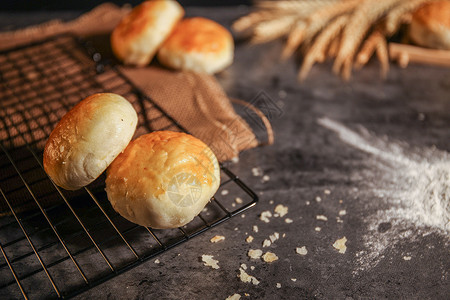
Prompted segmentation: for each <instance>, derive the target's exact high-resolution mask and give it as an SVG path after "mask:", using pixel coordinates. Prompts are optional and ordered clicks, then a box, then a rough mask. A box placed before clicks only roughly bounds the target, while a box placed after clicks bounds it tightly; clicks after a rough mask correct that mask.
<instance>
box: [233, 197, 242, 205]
mask: <svg viewBox="0 0 450 300" xmlns="http://www.w3.org/2000/svg"><path fill="white" fill-rule="evenodd" d="M234 201H236V203H237V204H241V203H243V202H244V201H242V199H241V198H239V197H236V199H234Z"/></svg>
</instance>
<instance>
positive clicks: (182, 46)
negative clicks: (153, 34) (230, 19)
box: [157, 17, 234, 74]
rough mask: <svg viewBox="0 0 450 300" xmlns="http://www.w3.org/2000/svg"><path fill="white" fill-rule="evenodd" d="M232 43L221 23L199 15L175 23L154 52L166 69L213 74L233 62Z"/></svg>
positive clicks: (229, 34) (229, 35) (231, 38)
mask: <svg viewBox="0 0 450 300" xmlns="http://www.w3.org/2000/svg"><path fill="white" fill-rule="evenodd" d="M233 56H234V42H233V37H232V36H231V33H230V32H229V31H228V30H227V29H226V28H224V27H223V26H222V25H220V24H218V23H216V22H214V21H212V20H209V19H205V18H201V17H196V18H188V19H184V20H182V21H181V22H179V23H178V24H177V25H176V26H175V29H174V30H173V32H172V33H171V34H170V35H169V37H168V38H167V39H166V40H165V41H164V43H163V44H162V46H161V48H160V49H159V51H158V54H157V57H158V61H159V62H160V63H161V64H163V65H165V66H167V67H170V68H173V69H178V70H188V71H194V72H205V73H210V74H212V73H216V72H219V71H222V70H223V69H225V68H226V67H228V66H229V65H231V63H232V62H233Z"/></svg>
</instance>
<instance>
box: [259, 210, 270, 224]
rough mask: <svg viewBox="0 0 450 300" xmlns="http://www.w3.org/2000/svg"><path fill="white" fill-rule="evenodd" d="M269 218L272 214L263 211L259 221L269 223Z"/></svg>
mask: <svg viewBox="0 0 450 300" xmlns="http://www.w3.org/2000/svg"><path fill="white" fill-rule="evenodd" d="M270 217H272V213H271V212H270V211H268V210H266V211H263V212H262V213H261V216H260V217H259V219H260V220H261V221H263V222H266V223H269V222H270V220H269V218H270Z"/></svg>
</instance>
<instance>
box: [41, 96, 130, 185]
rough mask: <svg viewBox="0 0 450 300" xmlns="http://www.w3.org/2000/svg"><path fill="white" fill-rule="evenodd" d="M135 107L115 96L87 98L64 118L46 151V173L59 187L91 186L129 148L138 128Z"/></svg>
mask: <svg viewBox="0 0 450 300" xmlns="http://www.w3.org/2000/svg"><path fill="white" fill-rule="evenodd" d="M137 120H138V119H137V114H136V111H135V110H134V108H133V106H132V105H131V104H130V103H129V102H128V101H127V100H126V99H125V98H123V97H122V96H119V95H116V94H112V93H102V94H94V95H92V96H89V97H87V98H86V99H84V100H83V101H81V102H80V103H78V104H77V105H76V106H75V107H74V108H72V109H71V110H70V111H69V112H68V113H67V114H65V115H64V116H63V117H62V119H61V120H60V121H59V123H58V124H57V125H56V127H55V129H54V130H53V131H52V133H51V134H50V137H49V139H48V140H47V143H46V145H45V149H44V169H45V171H46V173H47V174H48V175H49V176H50V178H51V179H52V180H53V181H54V182H55V183H56V184H57V185H58V186H60V187H62V188H64V189H67V190H76V189H79V188H81V187H83V186H86V185H88V184H89V183H91V182H92V181H94V180H95V179H96V178H97V177H98V176H100V175H101V174H102V173H103V171H105V170H106V168H107V167H108V165H109V164H110V163H111V162H112V161H113V160H114V159H115V158H116V157H117V155H119V153H120V152H122V150H123V149H125V147H126V146H127V145H128V143H129V142H130V140H131V138H132V137H133V134H134V132H135V130H136V125H137Z"/></svg>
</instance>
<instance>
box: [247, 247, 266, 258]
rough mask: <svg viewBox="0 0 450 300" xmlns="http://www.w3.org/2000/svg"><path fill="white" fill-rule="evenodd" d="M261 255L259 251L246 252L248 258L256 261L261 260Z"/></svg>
mask: <svg viewBox="0 0 450 300" xmlns="http://www.w3.org/2000/svg"><path fill="white" fill-rule="evenodd" d="M262 254H263V252H262V250H260V249H250V250H248V253H247V255H248V257H250V258H253V259H258V258H261V255H262Z"/></svg>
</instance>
